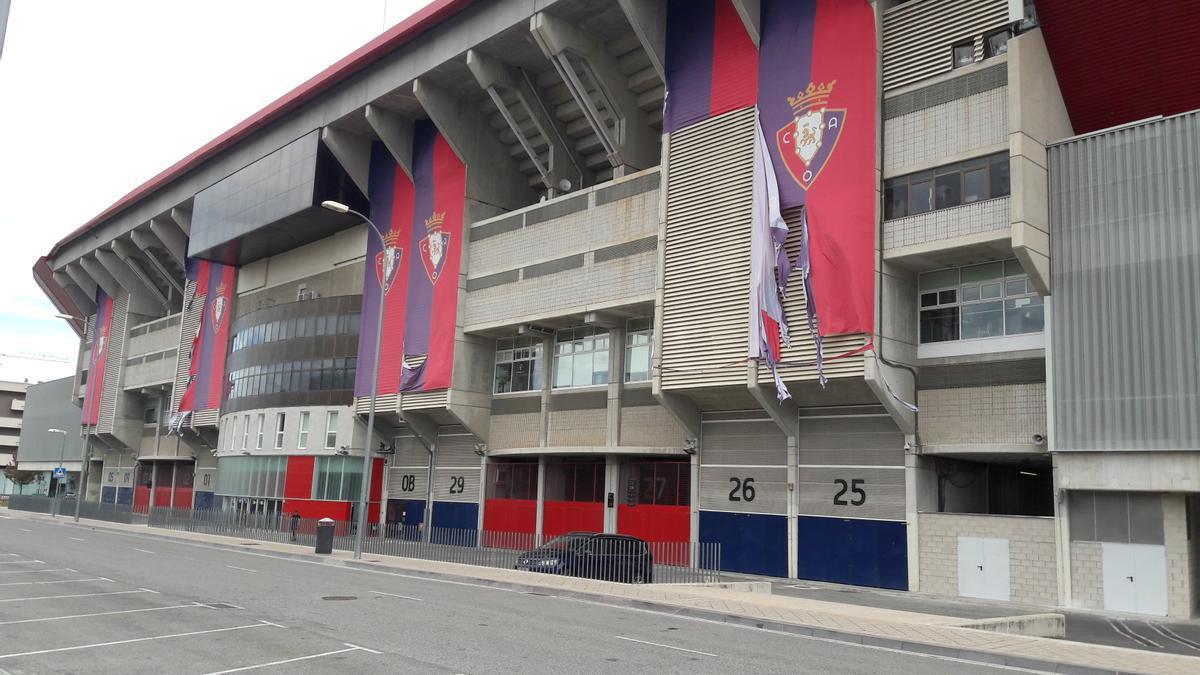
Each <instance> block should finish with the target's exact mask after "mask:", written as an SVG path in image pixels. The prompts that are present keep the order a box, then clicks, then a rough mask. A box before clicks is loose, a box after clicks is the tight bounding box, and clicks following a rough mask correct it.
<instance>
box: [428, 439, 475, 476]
mask: <svg viewBox="0 0 1200 675" xmlns="http://www.w3.org/2000/svg"><path fill="white" fill-rule="evenodd" d="M437 465H438V466H439V467H447V466H463V467H473V468H479V455H476V454H475V437H474V436H472V435H471V434H467V433H458V434H448V433H446V432H445V431H443V432H442V433H439V434H438V440H437Z"/></svg>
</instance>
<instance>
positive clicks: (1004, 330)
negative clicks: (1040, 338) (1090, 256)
mask: <svg viewBox="0 0 1200 675" xmlns="http://www.w3.org/2000/svg"><path fill="white" fill-rule="evenodd" d="M994 264H999V265H1000V276H999V277H998V278H995V279H992V278H988V279H981V280H978V281H966V282H964V281H963V270H967V269H970V268H973V267H982V266H984V265H994ZM1011 266H1016V267H1017V269H1020V271H1021V273H1020V274H1010V273H1009V270H1010V267H1011ZM950 270H953V271H955V272H956V273H957V279H958V284H957V285H956V286H945V285H940V286H937V287H933V288H924V289H923V288H921V284H920V277H921V276H925V275H930V274H937V273H943V272H947V271H950ZM1013 281H1024V282H1025V287H1026V291H1025V292H1024V293H1018V294H1014V295H1011V296H1010V295H1009V294H1008V286H1009V283H1010V282H1013ZM991 283H997V284H999V285H1000V295H998V296H996V297H988V298H984V297H983V293H982V287H983V285H984V284H991ZM969 286H977V287H979V288H980V291H981V292H980V293H979V297H977V298H975V299H973V300H967V299H965V293H964V292H963V291H964V289H965V288H967V287H969ZM947 291H954V292H955V299H954V301H953V302H941V299H942V298H941V294H942V293H944V292H947ZM930 293H936V294H938V298H937V299H938V301H939V302H938V304H936V305H929V306H923V305H922V304H921V298H922V296H924V295H927V294H930ZM1024 298H1039V299H1040V298H1041V294H1040V293H1038V292H1037V290H1036V289H1035V288H1033V284H1032V282H1031V281H1030V276H1029V273H1028V272H1026V271H1025V270H1024V269H1023V268H1021V266H1020V261H1018V260H1017V259H1016V258H1006V259H1003V260H993V261H990V262H985V263H978V264H975V265H964V266H962V267H951V268H944V269H941V270H931V271H929V272H924V273H922V274H921V275H919V276H918V282H917V345H918V346H919V347H920V346H925V345H938V344H946V343H955V342H958V343H964V342H974V341H978V340H993V339H996V338H1011V337H1020V336H1023V335H1036V334H1044V333H1045V331H1046V327H1045V309H1044V304H1043V305H1042V306H1043V310H1042V312H1043V314H1042V330H1040V331H1025V332H1020V333H1015V332H1014V333H1010V332H1009V328H1008V322H1009V320H1008V301H1009V300H1019V299H1024ZM988 303H1000V315H1001V319H1000V321H1001V324H1000V325H1001V332H1000V334H999V335H988V336H983V337H963V335H964V333H963V314H964V312H963V308H964V307H968V306H971V305H980V304H988ZM951 307H957V308H958V310H959V311H958V333H957V335H958V337H957V338H955V339H953V340H938V341H929V342H926V341H924V340H923V339H922V337H921V329H920V327H921V322H922V319H923V316H922V315H923V314H924V313H925V312H928V311H932V310H938V309H947V308H951Z"/></svg>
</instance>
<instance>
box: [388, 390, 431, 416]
mask: <svg viewBox="0 0 1200 675" xmlns="http://www.w3.org/2000/svg"><path fill="white" fill-rule="evenodd" d="M446 392H447V390H446V389H438V390H436V391H422V392H415V393H411V394H408V393H406V394H403V395H401V397H400V405H401V406H402V408H403V409H404V410H428V409H429V408H445V407H446ZM380 409H381V408H379V407H377V408H376V411H378V410H380ZM395 409H396V408H395V404H393V405H392V407H391V408H388V410H395Z"/></svg>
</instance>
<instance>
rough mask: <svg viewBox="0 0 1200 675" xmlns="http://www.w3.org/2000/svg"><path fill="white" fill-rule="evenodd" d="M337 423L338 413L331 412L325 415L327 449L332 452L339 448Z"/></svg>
mask: <svg viewBox="0 0 1200 675" xmlns="http://www.w3.org/2000/svg"><path fill="white" fill-rule="evenodd" d="M337 423H338V412H337V411H336V410H330V411H329V412H327V413H325V449H326V450H332V449H334V448H336V447H337Z"/></svg>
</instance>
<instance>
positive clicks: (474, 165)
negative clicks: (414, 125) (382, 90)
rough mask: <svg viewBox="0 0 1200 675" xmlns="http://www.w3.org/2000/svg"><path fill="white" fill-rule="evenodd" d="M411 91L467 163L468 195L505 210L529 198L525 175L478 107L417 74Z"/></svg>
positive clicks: (520, 205) (527, 200) (522, 204)
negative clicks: (418, 76)
mask: <svg viewBox="0 0 1200 675" xmlns="http://www.w3.org/2000/svg"><path fill="white" fill-rule="evenodd" d="M413 95H415V96H416V97H417V100H418V101H420V103H421V107H423V108H424V109H425V112H426V113H428V114H429V118H430V119H431V120H433V123H434V124H435V125H437V128H438V130H439V131H441V132H442V133H443V134H445V136H446V141H447V142H449V144H450V147H451V148H453V149H454V152H455V153H456V154H457V155H458V157H459V159H461V160H462V161H463V163H464V164H466V165H467V197H468V198H470V199H477V200H479V201H481V202H486V203H489V204H494V205H496V206H499V207H501V208H505V209H508V210H512V209H517V208H520V207H522V206H524V205H526V204H528V203H529V202H530V201H532V197H533V195H532V194H531V193H530V189H529V184H528V183H527V182H526V180H525V176H524V175H523V174H522V173H521V171H520V169H519V168H518V167H517V165H516V164H515V163H514V162H513V160H512V158H511V157H509V155H508V149H507V148H505V147H504V145H503V144H502V143H501V142H500V140H499V139H498V138H497V137H496V134H495V132H494V131H493V130H492V128H491V127H490V126H489V125H488V124H487V122H486V121H485V120H484V118H483V115H482V113H481V112H480V111H479V110H478V108H477V107H475V106H473V105H471V102H470V101H467V100H463V99H462V98H461V97H458V96H454V95H452V94H450V93H449V92H447V91H445V90H444V89H441V88H440V87H438V86H437V85H434V84H432V83H430V82H429V81H427V80H423V79H420V78H418V79H416V80H413Z"/></svg>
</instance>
